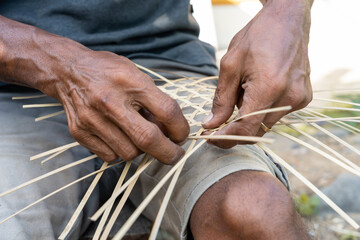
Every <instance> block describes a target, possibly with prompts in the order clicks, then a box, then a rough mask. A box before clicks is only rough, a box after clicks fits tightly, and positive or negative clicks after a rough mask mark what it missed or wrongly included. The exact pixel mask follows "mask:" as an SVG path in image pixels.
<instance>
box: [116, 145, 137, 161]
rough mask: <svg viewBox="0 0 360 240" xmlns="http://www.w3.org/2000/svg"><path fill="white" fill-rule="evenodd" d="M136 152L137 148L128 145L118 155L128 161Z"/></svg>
mask: <svg viewBox="0 0 360 240" xmlns="http://www.w3.org/2000/svg"><path fill="white" fill-rule="evenodd" d="M138 154H139V152H138V151H137V149H134V148H130V147H129V148H128V149H125V151H124V153H123V154H121V155H120V157H121V158H122V159H123V160H125V161H130V160H133V159H134V158H135V157H136V156H137V155H138Z"/></svg>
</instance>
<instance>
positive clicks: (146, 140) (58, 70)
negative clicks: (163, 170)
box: [0, 0, 313, 240]
mask: <svg viewBox="0 0 360 240" xmlns="http://www.w3.org/2000/svg"><path fill="white" fill-rule="evenodd" d="M261 2H262V3H263V5H264V7H263V9H262V10H261V11H260V12H259V13H258V15H257V16H256V17H255V18H254V19H253V20H252V21H251V22H250V23H249V24H248V25H247V26H246V27H245V28H244V29H242V30H241V31H239V32H238V33H237V34H236V35H235V37H234V38H233V40H232V41H231V43H230V46H229V49H228V52H227V53H226V55H225V56H224V58H223V59H222V61H221V66H220V76H219V82H218V87H217V89H216V92H215V98H214V102H213V109H212V117H209V118H208V119H206V120H205V121H204V123H203V126H204V127H206V128H215V127H217V126H219V125H221V124H222V123H224V122H225V121H226V120H227V119H228V118H229V117H230V115H231V114H232V112H233V110H234V107H235V106H237V107H238V108H239V115H244V114H247V113H250V112H253V111H257V110H261V109H266V108H270V107H277V106H285V105H291V106H292V107H293V109H292V110H296V109H300V108H302V107H304V106H306V105H307V104H308V103H309V102H310V101H311V98H312V91H311V85H310V80H309V74H310V67H309V60H308V53H307V51H308V49H307V46H308V42H309V29H310V8H311V5H312V2H313V0H262V1H261ZM0 81H3V82H8V83H13V84H19V85H23V86H28V87H31V88H35V89H38V90H40V91H42V92H43V93H45V94H47V95H49V96H52V97H54V98H56V99H57V100H58V101H59V102H61V103H62V104H63V106H64V109H65V112H66V116H67V120H68V124H69V129H70V132H71V134H72V135H73V136H74V138H75V139H76V140H77V141H78V142H79V143H80V144H81V145H83V146H85V147H87V148H88V149H89V150H90V151H92V152H94V153H96V154H97V155H98V156H99V157H101V158H102V159H103V160H105V161H113V160H115V159H116V158H117V157H121V158H123V159H125V160H128V159H132V158H134V157H135V156H137V155H139V154H140V153H141V152H146V153H149V154H151V155H152V156H154V157H156V158H157V159H158V160H159V161H161V162H162V163H164V164H174V163H175V162H176V161H178V160H179V159H180V158H181V156H182V155H183V153H184V151H183V149H182V148H181V147H180V146H179V145H178V144H179V143H181V142H183V141H184V140H185V139H186V137H187V136H188V133H189V126H188V123H187V121H186V120H185V118H184V116H183V115H182V113H181V109H180V107H179V106H178V104H177V103H176V101H175V100H173V99H171V98H170V97H169V96H167V95H166V94H164V93H163V92H161V91H160V90H159V89H158V88H157V87H156V86H155V84H154V83H153V82H152V80H151V78H150V77H149V76H148V75H146V74H144V73H143V72H141V71H139V70H138V69H137V68H136V67H135V65H134V64H133V63H132V62H131V61H130V60H128V59H126V58H124V57H121V56H118V55H115V54H113V53H110V52H97V51H92V50H90V49H88V48H86V47H85V46H83V45H81V44H79V43H77V42H74V41H72V40H70V39H67V38H64V37H60V36H56V35H53V34H49V33H47V32H45V31H42V30H39V29H37V28H35V27H32V26H29V25H25V24H21V23H18V22H15V21H12V20H9V19H6V18H5V17H1V16H0ZM287 113H288V112H278V113H271V114H266V115H256V116H253V117H248V118H245V119H243V120H241V121H238V122H234V123H231V124H229V125H228V126H227V127H225V128H223V129H222V130H221V131H219V132H218V133H217V134H231V135H250V136H251V135H253V136H255V135H257V136H262V135H263V134H264V132H263V131H262V130H261V128H260V123H261V122H263V123H264V124H265V125H266V126H268V127H269V128H270V127H271V126H272V125H273V124H275V123H276V122H277V121H278V120H279V119H280V118H281V117H283V116H284V115H285V114H287ZM211 143H212V144H215V145H217V146H219V147H222V148H230V147H232V146H234V145H236V144H243V143H244V142H234V141H221V140H212V141H211ZM254 192H255V193H257V194H254ZM244 216H246V218H244ZM262 222H263V223H266V224H259V223H262ZM190 227H191V230H192V232H193V235H194V237H195V238H196V239H207V240H209V239H309V237H308V235H307V234H306V230H305V228H304V226H303V224H302V222H301V219H300V217H299V216H298V215H297V214H296V212H295V208H294V206H293V202H292V200H291V197H290V195H289V193H288V191H287V189H285V188H284V187H283V186H282V184H281V183H280V182H279V181H278V180H277V179H276V178H275V177H273V176H272V175H270V174H267V173H259V172H255V171H239V172H236V173H234V174H231V175H229V176H227V177H225V178H223V179H221V180H220V181H219V182H217V183H216V184H214V186H213V187H211V188H209V189H208V190H207V191H206V192H205V193H204V194H203V196H201V197H200V199H199V200H198V201H197V203H196V205H195V207H194V209H193V213H192V215H191V219H190Z"/></svg>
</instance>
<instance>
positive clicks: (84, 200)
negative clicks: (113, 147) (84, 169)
mask: <svg viewBox="0 0 360 240" xmlns="http://www.w3.org/2000/svg"><path fill="white" fill-rule="evenodd" d="M107 166H108V163H107V162H104V163H103V165H102V166H101V168H100V170H105V168H106V167H107ZM103 173H104V172H103V171H101V172H99V173H98V174H96V176H95V178H94V179H93V181H92V182H91V184H90V186H89V188H88V190H87V191H86V193H85V195H84V196H83V198H82V199H81V201H80V203H79V205H78V207H77V208H76V210H75V212H74V213H73V215H72V216H71V218H70V220H69V222H68V224H67V225H66V226H65V228H64V230H63V232H62V233H61V234H60V236H59V238H58V239H59V240H64V239H65V238H66V237H67V235H68V234H69V232H70V230H71V229H72V228H73V226H74V224H75V222H76V220H77V219H78V217H79V215H80V213H81V211H82V210H83V208H84V206H85V204H86V203H87V201H88V200H89V197H90V195H91V193H92V192H93V191H94V189H95V187H96V185H97V184H98V182H99V180H100V178H101V176H102V175H103Z"/></svg>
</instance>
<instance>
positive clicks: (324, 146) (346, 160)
mask: <svg viewBox="0 0 360 240" xmlns="http://www.w3.org/2000/svg"><path fill="white" fill-rule="evenodd" d="M287 126H288V127H289V128H291V129H293V130H295V131H297V132H299V133H300V134H302V135H304V136H305V137H307V138H309V139H310V140H312V141H314V142H316V143H317V144H319V145H320V146H322V147H323V148H325V149H326V150H328V151H329V152H331V153H332V154H333V155H335V156H336V157H338V158H339V159H340V160H342V161H343V162H344V163H346V164H348V165H349V166H350V167H352V168H354V169H356V171H358V172H359V174H360V167H359V166H358V165H356V164H355V163H353V162H352V161H350V160H349V159H347V158H346V157H344V156H343V155H341V154H340V153H338V152H337V151H335V150H334V149H332V148H331V147H329V146H328V145H326V144H325V143H323V142H321V141H319V140H318V139H316V138H314V137H313V136H311V135H309V134H308V133H306V132H304V131H302V130H301V129H298V128H296V127H294V126H292V125H287Z"/></svg>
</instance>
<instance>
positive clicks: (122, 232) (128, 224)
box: [113, 140, 206, 240]
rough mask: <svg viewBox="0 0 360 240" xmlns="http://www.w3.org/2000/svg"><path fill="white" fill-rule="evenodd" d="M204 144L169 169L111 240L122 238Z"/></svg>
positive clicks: (201, 143) (203, 141) (197, 146)
mask: <svg viewBox="0 0 360 240" xmlns="http://www.w3.org/2000/svg"><path fill="white" fill-rule="evenodd" d="M204 143H206V141H205V140H202V141H201V142H200V143H199V144H197V145H196V146H195V147H194V148H193V149H192V150H191V151H190V152H189V153H187V154H185V155H184V157H182V159H181V160H180V161H179V162H177V164H176V165H175V166H174V167H172V168H171V170H170V171H169V172H168V173H167V174H166V175H165V176H164V177H163V178H162V179H161V180H160V182H159V183H158V184H157V185H156V186H155V187H154V189H153V190H152V191H151V192H150V193H149V194H148V195H147V197H146V198H145V199H144V200H143V201H142V202H141V204H140V205H139V206H138V207H137V208H136V210H135V211H134V213H133V214H132V215H131V216H130V218H129V219H128V220H127V221H126V222H125V224H124V225H123V226H122V227H121V229H120V230H119V231H118V232H117V233H116V235H115V236H114V237H113V240H120V239H122V238H123V237H124V235H125V234H126V232H127V231H128V230H129V228H130V227H131V226H132V225H133V224H134V222H135V221H136V219H137V218H138V217H139V215H140V214H141V213H142V211H143V210H144V209H145V207H146V206H147V205H148V204H149V203H150V201H151V200H152V199H153V197H154V196H155V195H156V194H157V192H158V191H159V190H160V189H161V187H162V186H164V184H165V183H166V182H167V180H168V179H169V178H170V177H171V176H172V175H173V174H174V172H175V171H176V170H177V169H178V168H179V167H180V166H181V165H182V164H183V163H184V162H185V161H186V160H187V159H188V158H189V157H190V156H191V154H193V153H194V152H195V151H196V150H197V149H199V148H200V147H201V146H202V145H203V144H204Z"/></svg>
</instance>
